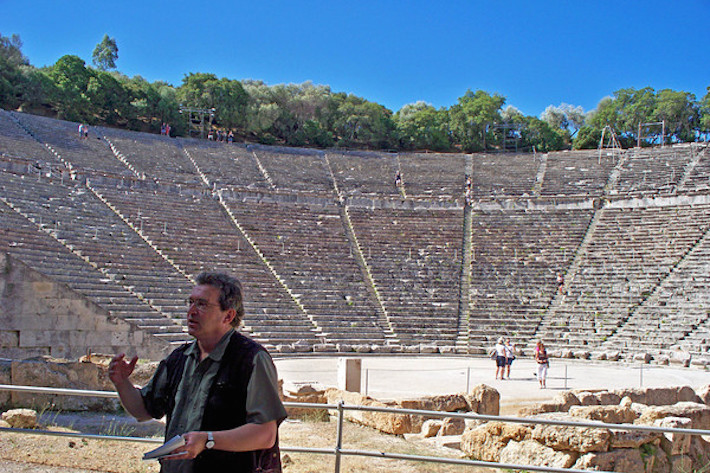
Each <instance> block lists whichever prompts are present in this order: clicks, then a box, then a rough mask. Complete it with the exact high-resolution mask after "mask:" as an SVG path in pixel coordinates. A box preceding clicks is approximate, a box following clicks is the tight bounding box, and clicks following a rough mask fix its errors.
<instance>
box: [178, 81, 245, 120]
mask: <svg viewBox="0 0 710 473" xmlns="http://www.w3.org/2000/svg"><path fill="white" fill-rule="evenodd" d="M178 100H179V101H180V102H182V103H183V104H185V105H189V106H191V107H197V108H203V109H212V108H214V109H215V120H216V122H217V123H218V124H220V125H221V126H224V127H227V128H230V129H234V128H240V129H241V130H242V131H243V129H244V127H245V125H246V122H245V118H244V117H245V112H246V107H247V101H248V96H247V93H246V91H245V90H244V88H243V87H242V84H241V82H239V81H237V80H230V79H226V78H222V79H217V76H216V75H214V74H206V73H202V72H198V73H190V74H188V75H186V76H185V77H184V78H183V81H182V85H181V86H180V88H179V89H178Z"/></svg>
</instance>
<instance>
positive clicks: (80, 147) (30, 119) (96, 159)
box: [13, 112, 133, 176]
mask: <svg viewBox="0 0 710 473" xmlns="http://www.w3.org/2000/svg"><path fill="white" fill-rule="evenodd" d="M13 114H14V116H15V117H16V118H17V119H18V120H19V121H20V123H21V124H22V125H23V126H24V127H26V128H27V129H28V130H29V131H30V132H31V133H32V136H34V138H35V139H36V140H37V141H39V142H40V143H43V144H47V145H49V146H50V147H51V148H52V149H53V150H54V151H55V152H57V153H59V154H60V155H61V157H62V159H63V160H64V161H65V162H69V163H71V165H72V167H73V168H74V169H75V170H80V171H84V172H96V173H101V174H110V175H115V176H133V172H131V170H130V169H128V167H126V165H125V164H123V163H122V162H121V161H119V160H118V159H117V158H116V157H115V156H114V155H113V153H112V152H111V149H110V148H109V146H108V144H107V143H106V142H105V141H104V140H102V139H99V138H97V135H96V130H95V129H93V128H91V127H90V128H89V137H88V138H87V139H79V134H78V128H79V124H78V123H74V122H68V121H64V120H55V119H52V118H45V117H40V116H37V115H29V114H26V113H15V112H13Z"/></svg>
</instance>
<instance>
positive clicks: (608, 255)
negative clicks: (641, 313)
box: [538, 206, 708, 348]
mask: <svg viewBox="0 0 710 473" xmlns="http://www.w3.org/2000/svg"><path fill="white" fill-rule="evenodd" d="M601 212H602V213H601V215H600V216H599V221H598V224H597V226H596V229H595V231H594V234H593V235H592V238H591V241H590V243H589V246H588V248H587V251H586V252H585V253H584V254H583V255H581V261H580V262H579V263H580V269H579V271H578V272H577V274H576V277H575V278H574V281H568V294H567V295H566V296H565V297H564V298H563V299H562V301H561V303H560V305H559V307H557V308H556V310H553V311H551V312H548V314H547V315H546V316H545V319H544V321H543V323H542V324H541V327H540V329H539V332H538V336H540V337H542V338H543V339H545V340H546V341H547V343H549V344H551V345H553V346H567V347H570V348H590V347H595V346H599V345H600V344H601V343H602V342H604V341H605V340H607V339H608V338H609V337H611V336H612V335H614V334H615V333H616V331H617V329H618V328H619V327H620V326H621V325H623V324H624V323H625V322H626V319H627V318H628V317H629V315H630V314H631V313H632V312H633V311H634V310H635V309H636V307H637V306H638V305H639V304H641V303H642V302H643V301H644V300H645V299H646V298H647V297H648V296H649V295H650V294H651V292H652V291H653V290H654V288H655V287H657V286H658V285H659V284H660V283H661V281H663V280H664V279H665V278H666V277H667V276H668V274H669V273H670V272H671V271H672V269H673V267H674V266H675V265H676V264H678V262H679V261H680V260H681V258H683V256H684V255H685V254H686V252H688V250H690V249H691V248H692V247H693V245H695V244H696V243H697V241H698V239H699V238H700V237H701V236H702V235H703V234H704V232H705V231H706V229H707V228H708V208H707V207H706V206H701V207H682V206H671V207H648V208H639V209H633V208H632V209H628V208H607V209H604V210H602V211H601Z"/></svg>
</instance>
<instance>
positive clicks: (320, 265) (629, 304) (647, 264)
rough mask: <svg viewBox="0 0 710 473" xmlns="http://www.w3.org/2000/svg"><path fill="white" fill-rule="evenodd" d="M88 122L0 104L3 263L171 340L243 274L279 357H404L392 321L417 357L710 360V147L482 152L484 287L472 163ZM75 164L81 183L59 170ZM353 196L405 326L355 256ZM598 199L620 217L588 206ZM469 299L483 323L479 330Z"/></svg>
mask: <svg viewBox="0 0 710 473" xmlns="http://www.w3.org/2000/svg"><path fill="white" fill-rule="evenodd" d="M14 117H16V119H17V120H19V121H20V122H21V124H22V125H21V126H20V125H18V124H17V122H16V119H15V118H14ZM77 125H78V124H76V123H71V122H63V121H59V120H51V119H47V118H42V117H34V116H31V115H26V114H22V113H16V112H5V111H0V251H8V252H10V254H12V255H13V256H15V257H17V258H18V259H20V260H22V261H24V262H26V263H27V264H29V265H30V266H31V267H33V268H34V269H37V270H38V271H40V272H42V273H44V274H47V275H49V276H51V277H53V278H55V279H56V280H57V281H60V282H63V283H66V284H67V285H68V286H70V287H71V288H73V289H74V290H77V291H79V292H82V293H83V294H85V295H86V296H87V297H88V298H89V299H90V300H93V301H95V302H97V303H98V304H100V305H102V306H103V307H106V308H107V309H108V310H110V311H111V312H112V313H113V314H114V315H116V316H118V317H122V318H124V319H127V320H129V321H131V322H133V323H135V324H138V325H139V326H142V327H144V329H145V330H146V332H147V333H153V334H161V335H160V336H162V337H164V339H165V340H167V341H175V342H177V341H178V340H180V339H184V333H183V331H182V327H181V326H180V322H179V321H180V320H181V319H183V318H184V314H185V308H184V299H185V297H186V295H187V294H186V291H189V290H190V287H191V285H192V283H191V282H190V281H189V278H188V277H187V276H186V275H194V274H196V273H197V272H199V271H201V270H203V269H218V270H227V271H230V272H234V273H235V274H236V275H237V276H239V277H240V279H242V281H243V283H244V286H245V295H246V304H245V305H246V312H247V316H246V320H245V324H246V327H245V329H244V330H245V331H247V332H250V333H251V334H252V335H253V336H254V337H255V338H256V339H258V340H260V341H262V342H265V343H267V344H270V345H275V344H279V343H288V344H293V343H296V342H297V341H299V340H304V341H305V342H306V344H308V345H315V344H318V343H320V342H340V343H353V344H354V343H360V342H365V341H366V342H367V343H375V344H386V343H387V340H389V333H388V332H387V331H388V329H389V328H390V325H389V324H391V328H392V329H393V330H394V336H396V337H397V339H398V340H399V341H400V342H402V343H403V344H404V345H416V344H419V343H423V344H431V343H438V344H441V345H447V346H454V345H455V344H456V343H457V342H461V341H462V339H463V335H465V334H464V333H459V330H461V332H463V329H465V327H466V322H468V329H469V345H470V347H471V348H476V349H479V348H481V347H485V346H488V345H490V344H492V341H493V339H494V338H495V337H497V336H500V335H507V336H510V337H511V338H513V339H514V340H515V341H516V342H517V343H519V344H524V343H525V342H526V341H528V340H532V339H534V338H543V339H544V340H546V342H547V343H548V344H549V345H551V347H552V348H570V349H575V348H584V349H590V348H594V349H608V350H616V349H619V350H623V351H650V352H663V351H666V350H667V349H668V348H669V347H670V346H671V345H673V344H681V345H684V346H686V347H688V348H690V349H691V351H693V352H694V353H698V354H703V355H707V353H708V347H709V346H710V343H709V341H710V320H709V319H710V315H709V314H708V312H707V305H708V300H709V298H710V295H709V294H708V292H709V291H708V289H707V287H708V276H707V274H708V271H707V264H708V263H707V262H708V260H709V259H710V249H708V244H710V243H708V238H710V237H708V236H707V235H708V228H710V204H708V203H707V200H706V197H705V196H704V195H703V193H704V192H707V191H708V189H710V159H708V156H707V153H708V151H707V150H706V149H705V150H703V149H700V148H699V147H698V146H697V145H696V146H695V147H694V148H691V147H689V146H687V145H685V146H673V147H665V148H660V149H641V150H630V151H627V152H625V153H626V154H625V155H623V157H622V159H623V160H622V161H621V165H619V166H618V167H616V164H617V163H616V162H615V161H613V160H612V159H611V158H610V157H608V156H606V155H605V156H602V159H601V161H599V157H598V154H597V152H596V151H594V152H561V153H550V154H548V155H547V157H546V158H545V159H544V160H543V159H541V158H539V157H537V158H536V157H535V156H532V155H529V154H496V155H488V154H475V155H472V156H471V158H470V159H471V162H472V165H473V167H472V171H473V172H472V176H471V178H472V201H471V205H472V207H467V209H469V210H470V209H471V208H472V209H473V223H472V230H473V235H472V241H473V245H472V250H473V251H472V265H471V272H470V274H471V281H470V284H468V281H465V278H464V279H463V280H462V277H461V274H462V268H461V265H462V256H463V245H462V242H463V230H464V229H463V226H464V225H463V224H464V218H463V213H462V210H461V209H460V208H459V207H460V205H459V204H458V202H462V200H463V199H462V197H463V192H464V184H465V183H464V178H465V174H466V169H465V168H466V162H467V159H469V158H468V157H467V156H466V155H462V154H452V155H437V154H402V155H399V156H397V155H395V154H392V153H378V152H351V151H348V152H340V151H327V152H321V151H314V150H300V149H291V148H275V147H266V146H260V145H250V146H247V147H245V146H243V145H237V144H231V145H228V144H226V143H213V142H206V141H198V140H193V139H172V138H167V137H160V136H154V135H146V134H142V133H136V132H129V131H122V130H114V129H107V128H100V129H93V128H92V130H91V135H90V138H89V139H88V140H79V139H78V137H77ZM26 130H29V132H31V135H30V134H29V132H28V131H26ZM97 133H98V134H99V136H103V135H105V136H106V137H107V138H108V139H109V140H110V141H111V142H112V143H113V144H114V145H115V146H116V148H117V149H118V150H119V151H120V152H121V153H122V155H123V157H122V158H121V159H124V161H122V160H121V159H119V158H117V157H116V156H115V155H114V154H113V152H112V151H111V149H110V148H109V147H108V145H107V142H106V141H104V140H103V139H97V138H96V136H97ZM43 143H47V144H48V145H49V146H51V149H54V150H56V152H57V155H55V154H53V153H52V152H51V150H48V148H47V147H45V146H44V145H43ZM183 147H184V149H183ZM691 149H692V150H693V151H691ZM186 151H187V152H186ZM698 152H700V153H704V154H701V155H698V154H697V153H698ZM543 163H544V165H543ZM69 165H70V166H71V168H72V173H71V177H72V178H76V180H73V179H68V178H67V177H68V176H69V174H68V173H64V174H62V173H58V172H56V171H61V170H65V171H66V170H67V169H66V168H67V167H68V166H69ZM328 165H329V166H328ZM198 169H199V171H200V172H198ZM397 170H401V172H402V177H403V181H404V188H403V190H404V191H405V193H406V197H407V199H405V200H404V201H403V200H402V197H403V195H402V194H401V193H400V189H397V188H396V187H395V185H394V177H395V174H396V171H397ZM331 171H332V174H331ZM543 171H544V172H543ZM144 174H145V180H144V177H143V175H144ZM538 180H540V181H539V182H538ZM205 181H206V182H207V183H208V184H209V187H208V186H206V185H205ZM84 182H88V184H87V185H84V184H82V183H84ZM606 185H611V186H612V188H611V189H609V191H610V195H605V186H606ZM336 187H337V189H338V190H339V191H340V195H341V196H343V197H345V198H346V201H345V202H346V204H347V205H348V210H349V214H350V216H351V221H352V224H353V227H354V234H355V236H356V237H357V239H358V243H359V245H360V250H361V252H362V255H363V256H364V258H365V261H366V263H367V265H368V268H369V270H370V272H371V275H372V278H373V280H374V282H375V285H376V289H377V294H378V296H379V298H380V301H381V302H382V305H383V307H384V308H385V311H386V314H385V315H386V316H387V318H386V319H385V317H384V316H383V315H381V314H379V311H378V308H379V304H380V301H378V300H376V298H375V296H374V294H373V293H372V292H371V291H369V290H368V287H367V285H366V284H367V283H366V282H365V277H364V276H363V274H362V270H361V268H360V267H359V266H358V264H357V261H356V260H355V257H354V256H356V255H352V254H351V252H350V251H351V246H352V244H353V243H352V242H351V241H350V240H349V238H350V237H349V236H348V235H349V233H347V232H346V230H345V226H344V225H343V221H342V220H341V213H340V211H339V207H338V206H337V205H336V204H335V202H334V197H336V194H335V189H336ZM93 191H95V192H97V193H98V194H99V195H100V196H101V197H102V198H103V199H106V201H107V202H108V203H109V204H110V206H109V205H107V204H106V202H104V201H102V200H101V199H100V198H99V197H96V196H95V195H94V194H93ZM222 191H226V192H222ZM230 191H233V192H230ZM538 192H539V194H540V196H541V197H542V199H539V201H536V202H535V205H534V206H531V207H530V208H529V209H528V210H527V211H525V210H520V209H519V205H522V204H520V203H519V201H520V199H519V198H520V197H525V196H530V197H533V196H534V197H537V194H538ZM676 194H681V195H679V196H677V197H675V195H676ZM683 194H686V195H683ZM658 195H660V196H662V197H664V198H662V199H654V198H655V197H657V196H658ZM217 196H220V197H219V198H221V199H222V202H223V204H224V205H226V206H227V207H228V211H227V210H226V209H225V208H224V207H223V206H222V203H220V202H219V201H218V198H217ZM558 196H559V197H564V199H562V200H560V199H558V198H557V197H558ZM597 197H602V199H597V200H596V202H599V203H601V204H602V205H603V206H604V207H603V208H601V209H600V210H597V211H596V212H595V211H594V210H591V209H588V210H584V209H583V207H585V208H586V207H589V205H587V204H589V199H590V198H597ZM637 197H644V199H637ZM666 197H671V198H670V199H669V198H666ZM632 199H634V200H632ZM490 200H496V201H497V202H495V203H493V202H489V201H490ZM296 202H298V203H296ZM304 202H307V203H308V206H307V205H305V204H303V203H304ZM691 204H692V205H691ZM444 207H446V208H456V210H441V209H442V208H444ZM631 207H634V208H631ZM425 208H428V209H429V210H423V209H425ZM493 208H498V210H493ZM113 209H115V210H116V211H117V212H118V213H119V214H120V216H119V215H117V214H116V213H115V212H114V210H113ZM230 214H231V216H230ZM121 216H123V217H125V218H126V220H127V221H124V220H123V219H122V218H121ZM232 216H233V217H234V218H235V220H236V221H237V222H238V224H236V223H235V222H234V221H232ZM592 216H594V218H593V219H592ZM590 222H591V226H590ZM240 229H241V230H240ZM242 230H243V231H244V232H245V234H246V237H245V236H244V235H243V234H242V233H241V231H242ZM144 238H145V239H146V240H148V241H149V242H150V243H148V242H146V241H145V240H144ZM151 245H152V246H151ZM252 245H255V247H256V248H257V249H256V250H255V248H254V246H252ZM356 253H357V252H356ZM558 272H561V273H564V274H566V275H567V277H568V278H569V280H568V281H567V282H566V288H567V291H568V292H567V294H566V295H562V294H559V293H558V292H557V282H556V274H557V273H558ZM464 274H466V272H464ZM462 281H463V282H464V284H466V285H465V286H461V283H462ZM461 287H463V290H464V291H466V290H468V291H469V292H468V294H464V295H463V297H467V296H468V297H469V301H468V303H469V307H470V314H469V318H468V320H463V319H462V320H459V317H466V315H467V314H461V315H460V314H459V302H460V301H459V299H460V294H459V292H460V288H461ZM464 302H466V301H464ZM464 306H465V305H464ZM385 333H387V334H388V335H387V336H385Z"/></svg>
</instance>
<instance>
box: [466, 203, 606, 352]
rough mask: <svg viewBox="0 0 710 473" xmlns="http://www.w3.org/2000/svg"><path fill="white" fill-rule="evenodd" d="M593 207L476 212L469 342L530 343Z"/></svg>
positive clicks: (486, 344)
mask: <svg viewBox="0 0 710 473" xmlns="http://www.w3.org/2000/svg"><path fill="white" fill-rule="evenodd" d="M591 217H592V211H591V210H556V209H554V207H552V208H550V209H547V210H544V209H543V210H534V211H533V210H531V211H526V210H500V211H477V212H475V213H474V218H473V233H472V239H473V250H472V251H473V253H472V261H471V311H470V319H469V327H470V335H469V344H470V345H471V346H472V347H476V348H485V347H490V346H491V345H494V344H495V343H496V342H495V341H496V339H497V338H498V337H500V336H507V337H510V338H511V340H513V341H515V342H516V343H517V344H519V345H520V344H525V343H527V342H529V341H530V339H531V338H532V337H533V336H534V335H535V331H536V329H537V327H538V324H539V323H540V321H541V319H542V315H543V314H544V312H545V310H546V309H547V307H548V305H549V303H550V301H551V299H552V298H553V297H554V295H555V293H556V291H557V279H556V277H557V273H558V272H564V271H565V270H566V268H567V267H568V266H569V264H570V263H571V261H572V259H573V258H574V254H575V252H576V250H577V248H578V247H579V245H580V243H581V241H582V238H583V237H584V234H585V232H586V229H587V227H588V225H589V222H590V220H591Z"/></svg>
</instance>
